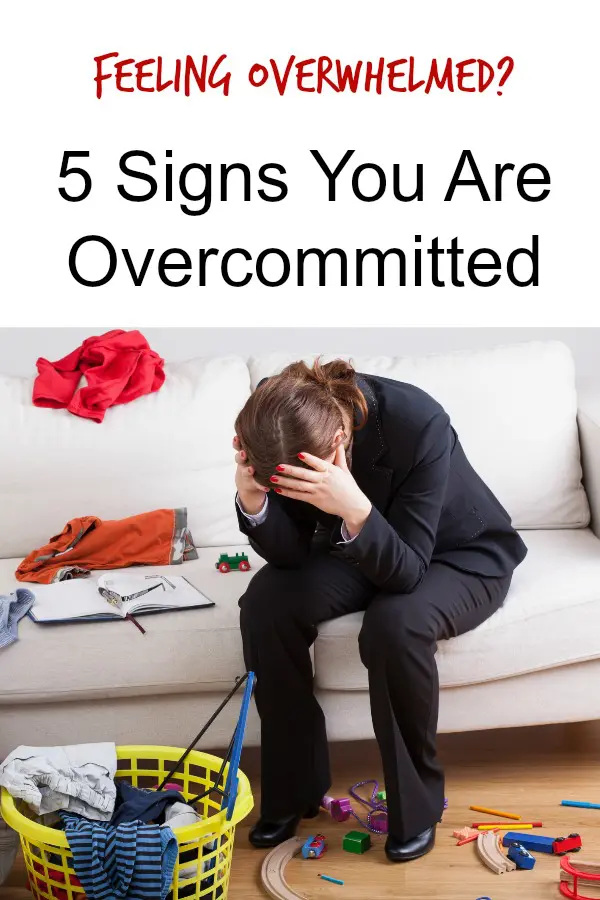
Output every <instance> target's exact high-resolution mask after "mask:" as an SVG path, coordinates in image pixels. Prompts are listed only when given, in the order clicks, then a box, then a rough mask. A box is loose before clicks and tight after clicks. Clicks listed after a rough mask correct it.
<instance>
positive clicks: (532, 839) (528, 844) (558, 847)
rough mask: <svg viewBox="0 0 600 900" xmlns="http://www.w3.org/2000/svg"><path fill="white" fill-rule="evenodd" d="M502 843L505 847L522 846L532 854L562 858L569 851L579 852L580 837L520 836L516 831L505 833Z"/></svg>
mask: <svg viewBox="0 0 600 900" xmlns="http://www.w3.org/2000/svg"><path fill="white" fill-rule="evenodd" d="M502 843H503V845H504V846H505V847H510V845H511V844H512V843H517V844H522V845H523V847H525V849H526V850H532V851H533V852H534V853H553V854H555V855H556V856H562V855H563V854H564V853H568V851H569V850H572V851H574V852H575V853H577V851H579V850H581V837H580V836H579V835H578V834H570V835H569V837H568V838H564V837H560V838H553V837H547V836H546V835H543V834H520V833H519V832H517V831H509V832H507V833H506V834H505V835H504V837H503V839H502Z"/></svg>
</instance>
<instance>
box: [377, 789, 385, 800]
mask: <svg viewBox="0 0 600 900" xmlns="http://www.w3.org/2000/svg"><path fill="white" fill-rule="evenodd" d="M376 796H377V799H378V800H383V801H384V802H385V801H386V800H387V794H386V792H385V791H377V795H376Z"/></svg>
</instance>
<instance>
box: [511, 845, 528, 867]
mask: <svg viewBox="0 0 600 900" xmlns="http://www.w3.org/2000/svg"><path fill="white" fill-rule="evenodd" d="M507 856H508V858H509V859H512V861H513V862H514V863H515V864H516V866H517V869H533V867H534V866H535V858H534V857H533V856H532V855H531V853H529V851H528V850H526V849H525V847H524V846H523V844H517V843H514V844H511V845H510V847H509V848H508V854H507Z"/></svg>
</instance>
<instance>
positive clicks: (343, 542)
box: [234, 360, 527, 861]
mask: <svg viewBox="0 0 600 900" xmlns="http://www.w3.org/2000/svg"><path fill="white" fill-rule="evenodd" d="M235 431H236V437H235V438H234V447H235V449H236V461H237V473H236V485H237V498H236V502H237V509H238V516H239V522H240V528H241V529H242V531H243V532H244V533H245V534H247V535H248V537H249V539H250V543H251V545H252V547H253V548H254V549H255V550H256V551H257V552H258V553H259V554H260V555H261V556H263V557H264V558H265V559H266V560H267V563H268V565H266V566H264V567H263V568H262V569H261V570H260V571H259V572H257V574H256V575H255V576H254V578H253V579H252V581H251V582H250V585H249V587H248V590H247V591H246V593H245V594H244V595H243V597H242V598H241V600H240V607H241V630H242V637H243V643H244V655H245V660H246V665H247V667H248V669H251V670H253V671H254V672H256V675H257V689H256V702H257V706H258V711H259V714H260V717H261V728H262V750H261V754H262V757H261V758H262V805H261V816H260V819H259V821H258V823H257V824H256V825H255V826H254V828H253V829H252V831H251V833H250V841H251V843H252V844H253V845H254V846H256V847H270V846H274V845H275V844H278V843H280V842H281V841H284V840H286V839H288V838H289V837H291V836H292V835H293V834H294V833H295V830H296V828H297V826H298V824H299V822H300V819H301V818H302V817H309V816H313V815H316V813H317V811H318V807H319V802H320V800H321V798H322V797H323V795H324V794H326V793H327V791H328V790H329V787H330V783H331V778H330V774H329V760H328V751H327V736H326V730H325V720H324V716H323V713H322V711H321V708H320V706H319V704H318V703H317V701H316V699H315V697H314V694H313V671H312V664H311V657H310V652H309V648H310V646H311V644H312V643H313V642H314V640H315V638H316V636H317V626H318V625H319V623H320V622H324V621H325V620H327V619H333V618H336V617H338V616H343V615H346V614H347V613H352V612H357V611H363V610H364V619H363V624H362V629H361V632H360V636H359V641H358V643H359V650H360V656H361V659H362V662H363V664H364V665H365V666H366V668H367V670H368V677H369V692H370V699H371V714H372V719H373V726H374V730H375V736H376V738H377V741H378V744H379V749H380V752H381V757H382V763H383V771H384V778H385V787H386V791H387V804H388V837H387V841H386V848H385V849H386V853H387V856H388V858H389V859H390V860H392V861H406V860H411V859H417V858H418V857H420V856H422V855H423V854H425V853H427V852H428V851H429V850H431V849H432V847H433V845H434V841H435V827H436V823H437V822H438V821H439V820H440V818H441V815H442V810H443V805H444V776H443V771H442V768H441V766H440V764H439V762H438V760H437V754H436V729H437V713H438V700H439V683H438V675H437V666H436V662H435V652H436V642H437V641H438V640H440V639H445V638H450V637H454V636H455V635H458V634H462V633H464V632H466V631H470V630H471V629H472V628H475V627H476V626H477V625H479V624H481V622H483V621H484V620H485V619H487V618H488V617H489V616H491V615H492V614H493V613H494V612H496V610H497V609H499V608H500V606H501V605H502V603H503V601H504V598H505V597H506V594H507V592H508V588H509V585H510V581H511V577H512V573H513V570H514V569H515V567H516V566H517V565H518V564H519V563H520V562H521V561H522V560H523V559H524V557H525V554H526V552H527V550H526V547H525V545H524V544H523V541H522V540H521V538H520V537H519V535H518V534H517V533H516V531H515V530H514V529H513V527H512V525H511V521H510V517H509V515H508V513H507V512H506V511H505V510H504V509H503V508H502V506H501V505H500V503H499V502H498V500H497V499H496V498H495V497H494V495H493V494H492V492H491V491H490V490H489V488H488V487H487V486H486V485H485V484H484V483H483V481H482V480H481V478H480V477H479V476H478V475H477V473H476V472H475V471H474V470H473V468H472V467H471V465H470V464H469V462H468V460H467V458H466V456H465V454H464V451H463V449H462V447H461V445H460V443H459V440H458V438H457V435H456V432H455V431H454V429H453V428H452V426H451V424H450V419H449V417H448V415H447V414H446V413H445V412H444V410H443V409H442V407H441V406H440V405H439V403H437V402H436V401H435V400H434V399H433V398H432V397H430V396H429V395H428V394H426V393H425V392H424V391H422V390H420V389H419V388H417V387H414V386H413V385H410V384H403V383H402V382H398V381H393V380H391V379H388V378H380V377H375V376H363V375H358V374H357V373H355V371H354V369H353V368H352V367H351V366H350V365H348V364H347V363H345V362H343V361H342V360H336V361H335V362H332V363H329V364H327V365H321V364H320V363H319V362H318V361H317V362H316V363H315V364H314V366H313V367H312V368H308V367H307V366H306V365H305V364H304V363H302V362H299V363H294V364H293V365H291V366H288V367H287V368H286V369H284V371H283V372H282V373H281V374H280V375H276V376H274V377H272V378H269V379H264V380H263V381H262V382H261V383H260V384H259V386H258V387H257V389H256V391H255V392H254V393H253V394H252V396H251V397H250V399H249V400H248V401H247V403H246V405H245V406H244V408H243V410H242V411H241V413H240V414H239V416H238V418H237V421H236V424H235ZM267 494H268V496H267Z"/></svg>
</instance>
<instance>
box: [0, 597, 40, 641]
mask: <svg viewBox="0 0 600 900" xmlns="http://www.w3.org/2000/svg"><path fill="white" fill-rule="evenodd" d="M34 600H35V596H34V595H33V594H32V593H31V591H28V590H27V588H17V590H16V591H15V593H14V594H0V650H1V649H2V647H8V645H9V644H12V643H13V642H14V641H16V640H18V634H17V625H18V623H19V619H22V618H23V616H25V615H27V613H28V612H29V610H30V609H31V607H32V606H33V601H34Z"/></svg>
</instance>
